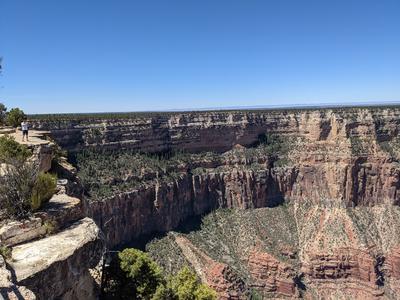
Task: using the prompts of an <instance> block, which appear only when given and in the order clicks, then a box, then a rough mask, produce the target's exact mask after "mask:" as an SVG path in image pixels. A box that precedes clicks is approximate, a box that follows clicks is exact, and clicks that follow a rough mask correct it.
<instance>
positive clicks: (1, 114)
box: [0, 103, 7, 125]
mask: <svg viewBox="0 0 400 300" xmlns="http://www.w3.org/2000/svg"><path fill="white" fill-rule="evenodd" d="M6 111H7V107H6V106H5V105H4V104H3V103H0V125H4V123H5V120H6Z"/></svg>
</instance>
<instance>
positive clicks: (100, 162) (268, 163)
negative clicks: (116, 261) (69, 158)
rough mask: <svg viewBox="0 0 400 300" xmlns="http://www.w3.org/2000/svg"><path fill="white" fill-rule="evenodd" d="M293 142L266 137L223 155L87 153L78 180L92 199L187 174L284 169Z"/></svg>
mask: <svg viewBox="0 0 400 300" xmlns="http://www.w3.org/2000/svg"><path fill="white" fill-rule="evenodd" d="M291 147H292V145H291V142H290V141H289V139H287V138H284V137H282V136H280V135H277V134H262V135H260V136H259V139H258V142H256V143H255V144H254V145H253V147H249V148H245V147H236V148H234V149H232V150H231V151H228V152H226V153H223V154H218V153H214V152H202V153H197V154H194V153H186V152H171V153H161V154H147V153H140V152H137V151H133V150H119V151H102V152H100V151H88V150H87V151H83V152H81V153H79V154H78V155H77V156H76V159H75V160H76V165H77V168H78V177H79V178H80V180H81V182H82V184H83V187H84V189H85V191H86V192H87V194H88V196H89V197H91V198H92V199H101V198H105V197H109V196H112V195H115V194H116V193H119V192H124V191H129V190H132V189H136V188H139V187H141V186H145V185H146V184H149V183H152V184H154V183H155V182H158V183H162V182H171V181H174V180H176V179H178V178H180V177H181V176H184V175H186V174H190V175H201V174H207V173H208V172H214V173H217V172H224V171H228V170H229V169H230V168H231V167H232V166H236V167H243V168H248V169H252V170H257V169H265V168H266V167H272V166H275V167H281V166H285V165H287V164H289V163H290V160H289V159H288V153H289V151H290V150H291Z"/></svg>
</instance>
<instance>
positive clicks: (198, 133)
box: [30, 107, 400, 152]
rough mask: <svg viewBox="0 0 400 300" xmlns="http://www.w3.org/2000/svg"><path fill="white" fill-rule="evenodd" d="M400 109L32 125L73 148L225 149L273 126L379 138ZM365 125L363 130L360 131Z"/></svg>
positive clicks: (322, 135) (394, 125) (392, 127)
mask: <svg viewBox="0 0 400 300" xmlns="http://www.w3.org/2000/svg"><path fill="white" fill-rule="evenodd" d="M399 114H400V108H398V107H391V108H369V109H368V108H364V109H362V108H360V109H357V108H349V109H344V108H343V109H320V110H318V109H316V110H292V111H285V110H277V111H237V112H223V111H221V112H218V111H217V112H185V113H163V114H160V115H157V114H156V113H154V114H151V115H149V116H147V115H146V114H142V115H141V114H140V113H138V114H136V115H134V116H132V117H129V116H125V117H121V118H117V117H113V118H111V117H109V118H107V116H105V117H101V118H100V117H98V118H96V115H89V116H87V117H85V116H84V115H83V116H81V117H79V116H76V117H75V118H74V116H69V117H68V118H66V117H63V116H60V117H58V116H57V115H55V116H54V117H51V118H45V117H43V118H42V119H41V118H38V119H32V120H31V121H30V123H31V125H32V128H33V129H37V130H48V131H51V134H52V137H53V138H54V139H55V140H56V141H57V143H58V144H59V145H60V146H62V147H63V148H65V149H68V150H70V151H79V150H81V149H84V148H90V147H94V148H96V149H99V148H104V149H121V148H124V149H136V150H140V151H143V152H149V151H150V152H156V151H167V150H182V149H184V150H187V151H191V152H199V151H210V150H212V151H218V152H222V151H227V150H229V149H231V148H232V146H234V145H235V144H241V145H251V144H252V143H253V142H254V141H255V140H256V139H257V136H258V135H259V134H260V133H265V132H269V131H276V132H281V133H284V134H301V135H307V136H309V137H311V138H312V139H313V140H317V141H322V140H326V139H327V138H328V137H330V136H331V137H333V136H338V135H340V136H343V135H346V136H347V137H348V136H349V135H350V134H353V133H355V132H358V133H363V134H364V133H365V134H374V133H376V132H377V133H378V134H379V138H380V139H381V140H386V139H390V138H391V137H393V136H394V135H395V134H397V133H398V125H399V122H400V121H399V119H398V116H399ZM360 130H361V131H360Z"/></svg>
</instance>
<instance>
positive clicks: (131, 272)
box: [118, 248, 163, 299]
mask: <svg viewBox="0 0 400 300" xmlns="http://www.w3.org/2000/svg"><path fill="white" fill-rule="evenodd" d="M118 257H119V259H120V266H121V270H122V271H124V272H125V274H126V276H127V277H128V278H129V279H131V280H132V284H133V286H134V289H135V291H133V292H134V297H135V299H150V298H151V296H152V295H153V294H154V292H155V291H156V290H157V287H158V286H159V285H160V284H162V280H163V278H162V274H161V269H160V267H159V266H158V265H157V264H156V263H155V262H154V261H153V260H152V259H151V258H150V256H149V255H148V254H147V253H145V252H142V251H140V250H137V249H129V248H128V249H125V250H124V251H122V252H121V253H119V254H118Z"/></svg>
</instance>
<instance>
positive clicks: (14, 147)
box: [0, 135, 32, 163]
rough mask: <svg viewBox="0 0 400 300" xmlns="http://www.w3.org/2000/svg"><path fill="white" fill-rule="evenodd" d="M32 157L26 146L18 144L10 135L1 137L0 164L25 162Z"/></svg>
mask: <svg viewBox="0 0 400 300" xmlns="http://www.w3.org/2000/svg"><path fill="white" fill-rule="evenodd" d="M31 155H32V153H31V151H30V150H29V149H28V148H27V147H26V146H25V145H21V144H20V143H18V142H16V141H15V140H14V138H13V137H11V136H8V135H4V136H1V137H0V163H7V162H10V161H13V160H19V161H24V160H26V159H27V158H28V157H29V156H31Z"/></svg>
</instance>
